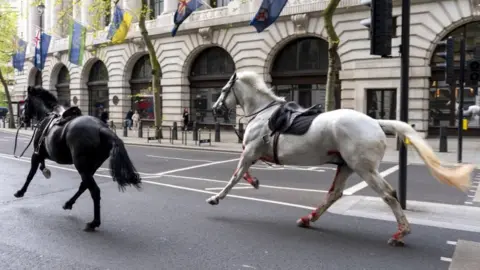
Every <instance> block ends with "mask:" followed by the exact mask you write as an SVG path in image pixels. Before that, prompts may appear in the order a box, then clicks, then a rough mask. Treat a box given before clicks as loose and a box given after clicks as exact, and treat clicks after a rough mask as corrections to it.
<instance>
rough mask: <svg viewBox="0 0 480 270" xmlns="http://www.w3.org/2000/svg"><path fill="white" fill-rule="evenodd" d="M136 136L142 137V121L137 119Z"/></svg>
mask: <svg viewBox="0 0 480 270" xmlns="http://www.w3.org/2000/svg"><path fill="white" fill-rule="evenodd" d="M138 137H139V138H143V121H141V120H140V121H139V123H138Z"/></svg>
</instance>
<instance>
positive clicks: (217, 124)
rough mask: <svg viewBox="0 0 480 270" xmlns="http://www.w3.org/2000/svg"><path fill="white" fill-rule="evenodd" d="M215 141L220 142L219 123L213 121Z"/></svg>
mask: <svg viewBox="0 0 480 270" xmlns="http://www.w3.org/2000/svg"><path fill="white" fill-rule="evenodd" d="M215 142H220V123H219V122H216V123H215Z"/></svg>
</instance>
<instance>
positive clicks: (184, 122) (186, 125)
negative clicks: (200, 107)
mask: <svg viewBox="0 0 480 270" xmlns="http://www.w3.org/2000/svg"><path fill="white" fill-rule="evenodd" d="M188 116H189V114H188V110H187V108H185V109H183V130H187V127H188Z"/></svg>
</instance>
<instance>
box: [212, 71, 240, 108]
mask: <svg viewBox="0 0 480 270" xmlns="http://www.w3.org/2000/svg"><path fill="white" fill-rule="evenodd" d="M236 82H237V73H233V75H232V77H230V80H229V81H228V82H227V84H226V85H225V86H224V87H223V88H222V92H221V93H220V96H219V97H218V99H217V101H216V102H215V104H213V106H212V110H213V114H214V115H221V114H223V113H225V112H226V111H230V110H233V109H235V106H236V105H237V104H238V102H239V101H238V98H237V94H236V93H235V87H236V84H235V83H236Z"/></svg>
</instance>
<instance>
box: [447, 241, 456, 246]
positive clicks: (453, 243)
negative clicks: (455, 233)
mask: <svg viewBox="0 0 480 270" xmlns="http://www.w3.org/2000/svg"><path fill="white" fill-rule="evenodd" d="M447 244H448V245H452V246H456V245H457V241H447Z"/></svg>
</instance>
